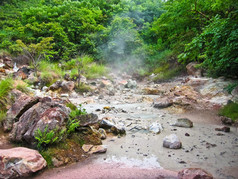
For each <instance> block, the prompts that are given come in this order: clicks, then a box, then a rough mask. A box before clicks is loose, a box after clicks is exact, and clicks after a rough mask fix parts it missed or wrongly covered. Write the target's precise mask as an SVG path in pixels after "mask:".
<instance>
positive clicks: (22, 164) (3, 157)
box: [0, 147, 47, 178]
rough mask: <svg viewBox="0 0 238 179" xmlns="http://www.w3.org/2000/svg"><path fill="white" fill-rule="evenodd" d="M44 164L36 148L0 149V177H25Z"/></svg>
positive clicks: (44, 165)
mask: <svg viewBox="0 0 238 179" xmlns="http://www.w3.org/2000/svg"><path fill="white" fill-rule="evenodd" d="M46 165H47V163H46V161H45V159H44V158H43V157H42V156H41V155H40V154H39V152H38V151H36V150H32V149H28V148H24V147H17V148H12V149H6V150H0V178H17V177H27V176H29V175H30V174H31V173H34V172H37V171H39V170H41V169H43V168H44V167H46Z"/></svg>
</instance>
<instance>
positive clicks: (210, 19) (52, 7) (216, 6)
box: [0, 0, 238, 77]
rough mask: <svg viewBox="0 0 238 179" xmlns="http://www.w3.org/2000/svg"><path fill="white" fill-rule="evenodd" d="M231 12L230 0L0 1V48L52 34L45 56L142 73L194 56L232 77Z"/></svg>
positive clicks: (236, 10) (236, 6)
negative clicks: (84, 57)
mask: <svg viewBox="0 0 238 179" xmlns="http://www.w3.org/2000/svg"><path fill="white" fill-rule="evenodd" d="M237 14H238V2H237V1H236V0H206V1H199V0H167V1H163V0H3V1H1V2H0V50H1V51H7V52H8V53H10V54H11V55H14V56H17V55H20V54H22V53H24V50H23V48H22V44H24V45H25V46H26V47H29V46H34V44H39V43H42V42H45V41H47V43H49V41H48V40H44V39H49V38H50V39H51V40H50V43H51V48H49V49H47V54H49V55H46V57H47V58H48V59H49V60H51V61H68V60H70V59H72V58H75V57H77V56H80V55H84V54H85V55H90V56H92V57H93V59H94V61H99V62H103V63H109V62H122V61H126V62H127V63H128V64H132V66H133V65H134V64H138V65H139V68H138V67H136V69H137V70H138V69H143V70H144V71H147V72H156V71H158V68H161V67H164V69H166V70H167V68H173V67H174V64H176V65H177V66H179V65H181V66H182V64H185V65H186V64H187V63H189V62H192V61H195V62H198V63H200V65H199V67H200V68H204V69H205V70H207V72H208V73H209V74H210V75H212V76H227V77H231V76H235V75H236V76H237V71H238V40H237V37H238V23H237V22H238V18H237ZM19 42H21V43H19ZM129 66H130V65H129Z"/></svg>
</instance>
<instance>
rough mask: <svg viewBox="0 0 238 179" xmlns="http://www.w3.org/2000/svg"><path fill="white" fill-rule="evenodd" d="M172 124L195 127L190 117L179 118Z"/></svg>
mask: <svg viewBox="0 0 238 179" xmlns="http://www.w3.org/2000/svg"><path fill="white" fill-rule="evenodd" d="M172 126H177V127H186V128H191V127H193V122H192V121H190V120H189V119H188V118H180V119H177V121H176V123H175V124H172Z"/></svg>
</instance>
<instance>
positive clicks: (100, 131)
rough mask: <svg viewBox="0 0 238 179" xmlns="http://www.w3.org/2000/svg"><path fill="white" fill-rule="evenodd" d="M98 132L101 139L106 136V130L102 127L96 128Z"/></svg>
mask: <svg viewBox="0 0 238 179" xmlns="http://www.w3.org/2000/svg"><path fill="white" fill-rule="evenodd" d="M98 132H99V133H100V134H101V139H102V140H104V139H106V138H107V133H106V131H105V130H104V129H102V128H99V129H98Z"/></svg>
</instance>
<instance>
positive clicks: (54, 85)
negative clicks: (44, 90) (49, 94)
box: [48, 81, 62, 91]
mask: <svg viewBox="0 0 238 179" xmlns="http://www.w3.org/2000/svg"><path fill="white" fill-rule="evenodd" d="M61 83H62V81H56V82H55V83H54V84H52V85H51V86H50V87H49V88H48V89H49V90H52V91H55V90H58V89H59V88H60V87H61Z"/></svg>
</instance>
